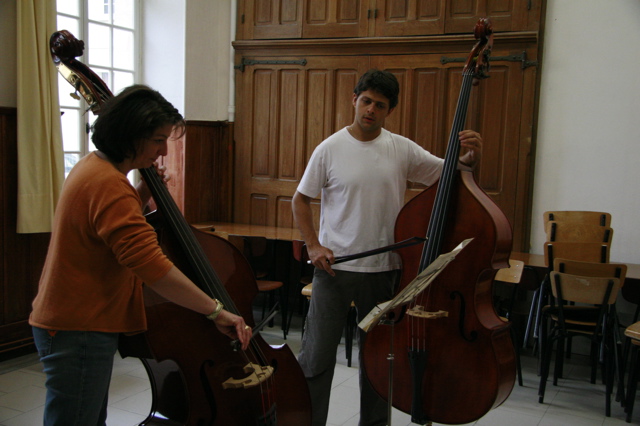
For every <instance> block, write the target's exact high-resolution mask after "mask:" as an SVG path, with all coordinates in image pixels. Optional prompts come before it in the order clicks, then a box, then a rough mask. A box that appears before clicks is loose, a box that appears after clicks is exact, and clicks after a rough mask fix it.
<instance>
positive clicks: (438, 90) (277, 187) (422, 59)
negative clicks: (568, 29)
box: [234, 37, 537, 251]
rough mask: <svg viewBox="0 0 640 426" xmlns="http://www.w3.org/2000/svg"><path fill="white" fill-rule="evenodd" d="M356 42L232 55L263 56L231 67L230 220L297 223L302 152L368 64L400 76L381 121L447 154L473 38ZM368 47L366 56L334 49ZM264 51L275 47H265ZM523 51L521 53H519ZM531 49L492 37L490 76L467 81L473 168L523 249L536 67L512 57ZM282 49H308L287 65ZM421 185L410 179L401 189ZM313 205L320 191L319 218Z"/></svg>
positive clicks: (332, 125) (323, 130)
mask: <svg viewBox="0 0 640 426" xmlns="http://www.w3.org/2000/svg"><path fill="white" fill-rule="evenodd" d="M356 44H357V43H355V42H353V41H345V42H342V43H339V42H335V43H333V44H330V45H327V46H320V47H319V46H318V45H317V44H316V43H299V44H298V43H296V44H294V45H292V46H291V47H287V48H282V47H280V46H278V47H277V48H275V49H274V50H270V49H268V48H267V49H265V48H261V49H256V47H257V46H256V45H255V44H253V43H245V44H244V45H240V44H237V45H236V47H237V48H238V49H239V58H238V59H237V62H240V59H241V57H242V58H244V59H251V60H253V61H254V63H255V62H256V61H265V62H267V63H264V64H259V65H251V66H247V67H245V71H244V72H242V71H238V74H237V80H236V81H237V82H238V87H237V89H238V96H237V115H236V119H237V122H236V126H235V141H236V157H235V161H234V164H235V174H234V176H235V183H234V221H236V222H240V223H253V224H261V225H278V226H287V227H289V226H293V222H292V214H291V208H290V207H291V206H290V203H291V197H292V196H293V194H294V192H295V189H296V187H297V184H298V181H299V179H300V177H301V176H302V173H303V171H304V167H305V165H306V163H307V161H308V158H309V156H310V155H311V153H312V152H313V149H314V148H315V146H317V144H318V143H320V142H321V141H322V140H323V139H325V138H326V137H328V136H329V135H330V134H332V133H333V132H335V131H336V130H338V129H339V128H341V127H343V126H345V125H348V124H350V123H351V122H352V120H353V106H352V104H351V98H352V93H353V87H354V86H355V84H356V81H357V79H358V77H359V76H360V75H361V74H362V73H363V72H364V71H366V70H367V69H369V68H372V67H375V68H380V69H388V70H390V71H392V72H393V73H394V74H395V75H396V76H397V77H398V80H399V82H400V85H401V93H400V103H399V104H398V106H397V107H396V110H394V111H393V112H392V114H391V115H390V116H389V118H388V119H387V120H386V123H385V127H386V128H387V129H388V130H390V131H392V132H395V133H399V134H401V135H404V136H407V137H409V138H410V139H412V140H414V141H416V142H417V143H418V144H420V145H421V146H423V147H424V148H425V149H427V150H429V151H430V152H433V153H434V154H435V155H438V156H440V157H443V156H444V155H445V151H446V143H447V141H448V137H449V130H450V128H451V122H452V119H453V113H454V111H455V107H456V102H457V98H458V94H459V91H460V84H461V80H462V76H461V70H462V64H463V63H464V61H465V60H466V59H467V56H468V54H469V51H470V50H471V46H472V45H473V43H472V42H469V41H468V40H467V41H465V42H464V43H461V42H459V40H458V39H457V38H456V39H455V42H454V43H452V42H451V40H449V39H445V40H444V42H443V43H433V44H431V45H424V44H422V45H420V49H422V51H421V52H413V50H415V45H414V44H413V43H412V42H411V41H407V43H405V44H404V45H396V44H393V45H389V46H387V45H386V44H385V45H384V46H380V45H378V44H376V42H375V41H374V42H371V43H366V42H363V43H361V44H362V45H360V44H358V45H356ZM374 49H377V50H374ZM371 50H373V52H372V53H373V54H372V55H371V56H369V55H367V54H362V53H359V54H353V55H346V54H345V55H339V54H338V53H340V52H342V53H345V52H351V51H353V52H367V51H371ZM252 52H260V53H262V55H263V56H257V55H256V56H253V55H252ZM269 52H270V53H272V56H269V55H266V53H269ZM303 52H308V54H303ZM334 52H337V53H334ZM391 52H398V53H397V54H392V53H391ZM522 52H525V53H526V56H519V54H521V53H522ZM536 52H537V45H536V44H535V39H534V38H531V37H528V38H524V39H511V38H504V39H503V40H501V42H498V43H496V44H494V51H493V54H492V58H494V60H492V62H491V64H492V65H491V71H490V73H489V75H490V77H489V78H488V79H486V80H483V81H482V82H481V83H480V85H479V86H478V87H475V88H474V89H473V90H472V97H471V101H470V106H469V111H470V113H469V114H468V121H467V128H470V129H474V130H477V131H479V132H480V133H481V134H482V136H483V139H484V151H483V158H482V162H481V164H480V166H479V167H478V169H477V170H476V171H475V175H476V178H477V180H478V182H479V185H480V187H481V188H483V189H484V190H485V191H486V192H487V193H488V194H489V195H490V196H491V197H492V198H493V199H494V201H495V202H496V203H497V204H498V206H500V208H502V210H503V211H504V212H505V214H506V215H507V217H508V218H509V220H510V222H511V224H512V226H513V230H514V245H513V247H514V250H519V251H523V250H524V251H526V245H527V244H528V238H527V235H528V223H529V215H530V208H529V203H530V185H531V169H532V164H531V156H530V150H531V140H532V129H533V123H534V111H535V99H536V96H535V92H536V89H535V87H536V80H537V68H536V67H535V66H528V65H526V64H525V62H523V61H520V60H518V58H519V57H522V58H525V57H526V58H529V60H533V61H534V60H535V59H536ZM242 53H244V55H246V56H243V55H242ZM254 54H255V53H254ZM284 59H286V60H287V61H289V60H302V59H304V60H306V65H286V64H283V63H282V62H283V60H284ZM269 60H271V62H272V64H269V63H268V62H269ZM420 189H422V188H420V187H419V186H416V185H412V186H410V189H409V190H408V192H407V197H406V198H407V199H409V198H411V197H412V196H414V195H415V193H416V191H417V190H420ZM318 205H319V201H318V200H316V202H315V203H314V207H313V208H314V209H315V210H314V217H315V218H316V219H317V218H318V217H319V214H318V211H317V210H318Z"/></svg>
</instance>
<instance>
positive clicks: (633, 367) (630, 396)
mask: <svg viewBox="0 0 640 426" xmlns="http://www.w3.org/2000/svg"><path fill="white" fill-rule="evenodd" d="M630 352H631V353H630V357H629V363H630V365H629V377H628V378H627V380H628V381H629V383H628V384H627V395H626V396H627V400H626V404H625V407H624V411H625V412H626V413H627V418H626V421H627V423H631V417H632V415H633V404H634V402H635V399H636V390H637V388H638V364H639V362H638V361H639V360H638V355H639V354H638V346H637V345H631V350H630Z"/></svg>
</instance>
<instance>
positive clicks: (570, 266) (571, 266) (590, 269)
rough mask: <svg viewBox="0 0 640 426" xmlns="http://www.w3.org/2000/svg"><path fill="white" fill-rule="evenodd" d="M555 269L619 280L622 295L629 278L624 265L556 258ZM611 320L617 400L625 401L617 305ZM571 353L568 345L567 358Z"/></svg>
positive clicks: (614, 307) (612, 308)
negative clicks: (626, 280)
mask: <svg viewBox="0 0 640 426" xmlns="http://www.w3.org/2000/svg"><path fill="white" fill-rule="evenodd" d="M553 269H554V270H555V271H558V272H561V273H566V274H572V275H579V276H588V277H615V278H618V279H619V280H620V290H621V294H622V291H623V290H624V280H625V278H626V276H627V265H625V264H623V263H591V262H580V261H576V260H569V259H561V258H556V259H554V261H553ZM583 309H585V308H583ZM591 309H596V308H591ZM611 320H612V321H613V322H612V327H611V331H612V333H613V341H614V343H615V345H614V346H613V351H614V355H615V358H614V362H615V364H614V366H615V371H616V374H617V377H618V397H617V398H616V399H624V366H625V362H624V359H626V358H623V357H622V353H621V351H620V347H619V344H618V343H619V342H621V340H622V339H621V336H620V335H619V329H620V323H619V320H618V313H617V310H616V305H612V306H611ZM605 326H606V325H605ZM570 351H571V347H570V346H569V345H567V357H568V355H569V354H568V352H570ZM600 361H602V360H600ZM592 374H595V370H594V371H592ZM559 376H560V377H562V367H560V373H559Z"/></svg>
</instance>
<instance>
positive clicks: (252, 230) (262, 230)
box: [192, 222, 302, 241]
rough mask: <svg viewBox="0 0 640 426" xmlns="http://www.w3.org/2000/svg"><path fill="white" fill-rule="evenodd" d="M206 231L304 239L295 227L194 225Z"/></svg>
mask: <svg viewBox="0 0 640 426" xmlns="http://www.w3.org/2000/svg"><path fill="white" fill-rule="evenodd" d="M192 226H193V227H194V228H196V229H199V230H201V231H204V232H209V233H212V234H215V233H226V234H228V235H243V236H245V237H265V238H267V239H268V240H277V241H294V240H300V241H301V240H302V237H301V236H300V231H299V230H297V229H295V228H278V227H276V226H264V225H248V224H246V223H229V222H202V223H195V224H193V225H192Z"/></svg>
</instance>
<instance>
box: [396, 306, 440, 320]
mask: <svg viewBox="0 0 640 426" xmlns="http://www.w3.org/2000/svg"><path fill="white" fill-rule="evenodd" d="M406 314H407V315H409V316H412V317H417V318H424V319H438V318H446V317H448V316H449V312H447V311H442V310H440V311H435V312H429V311H425V310H424V306H420V305H416V306H414V307H413V308H411V309H408V310H407V312H406Z"/></svg>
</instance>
